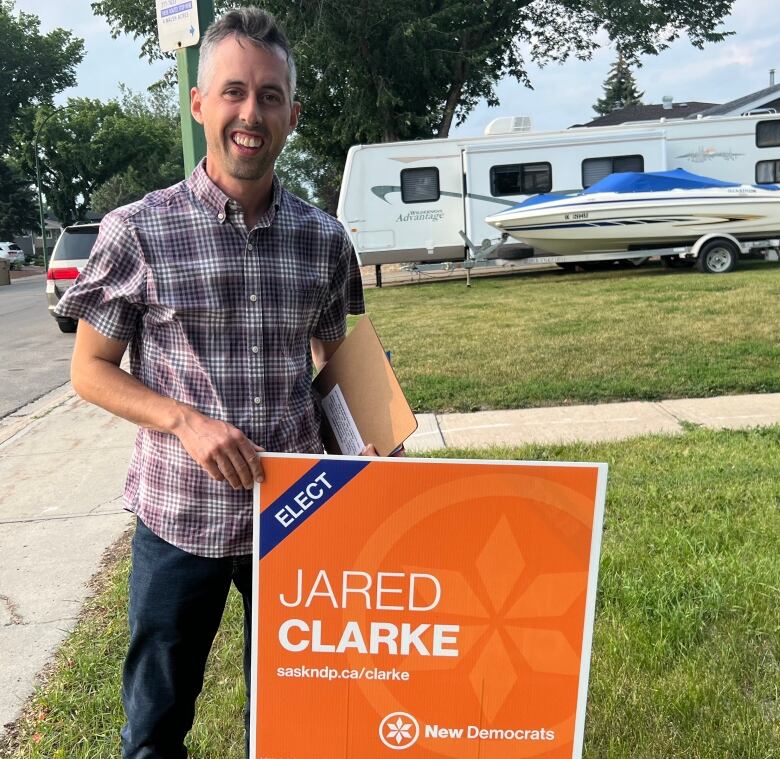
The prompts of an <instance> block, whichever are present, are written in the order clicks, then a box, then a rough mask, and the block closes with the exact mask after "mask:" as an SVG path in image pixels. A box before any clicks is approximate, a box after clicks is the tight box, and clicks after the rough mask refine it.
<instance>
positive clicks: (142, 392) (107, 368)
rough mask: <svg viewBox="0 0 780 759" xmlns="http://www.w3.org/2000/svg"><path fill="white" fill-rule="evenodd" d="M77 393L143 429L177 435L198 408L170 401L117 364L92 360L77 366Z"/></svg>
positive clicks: (74, 383) (95, 358)
mask: <svg viewBox="0 0 780 759" xmlns="http://www.w3.org/2000/svg"><path fill="white" fill-rule="evenodd" d="M71 381H72V383H73V388H74V390H75V391H76V392H77V393H78V394H79V395H80V396H81V397H82V398H83V399H84V400H85V401H89V402H90V403H94V404H95V405H96V406H100V407H101V408H104V409H105V410H106V411H109V412H111V413H112V414H115V415H116V416H120V417H122V418H123V419H127V420H128V421H129V422H133V423H134V424H137V425H139V426H141V427H147V428H149V429H152V430H157V431H158V432H169V433H174V432H175V430H176V428H177V426H180V425H181V424H182V423H183V421H184V417H185V414H186V413H188V412H193V411H194V409H191V408H189V407H188V406H185V405H184V404H181V403H179V402H178V401H175V400H174V399H173V398H166V397H164V396H162V395H160V394H159V393H156V392H155V391H154V390H150V389H149V388H148V387H146V385H144V384H143V383H142V382H140V381H139V380H137V379H136V378H135V377H133V376H132V375H131V374H128V373H127V372H126V371H124V369H121V368H120V367H119V366H117V365H116V364H114V363H113V362H111V361H109V360H107V359H103V358H98V357H94V358H90V359H89V360H86V361H81V362H80V363H79V365H78V366H76V365H74V366H73V369H72V373H71Z"/></svg>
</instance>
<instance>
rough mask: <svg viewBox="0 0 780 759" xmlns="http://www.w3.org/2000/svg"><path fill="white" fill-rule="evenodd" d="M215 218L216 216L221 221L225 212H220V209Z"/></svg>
mask: <svg viewBox="0 0 780 759" xmlns="http://www.w3.org/2000/svg"><path fill="white" fill-rule="evenodd" d="M217 218H218V219H219V220H220V221H223V220H224V218H225V214H224V213H222V211H220V212H219V213H218V214H217Z"/></svg>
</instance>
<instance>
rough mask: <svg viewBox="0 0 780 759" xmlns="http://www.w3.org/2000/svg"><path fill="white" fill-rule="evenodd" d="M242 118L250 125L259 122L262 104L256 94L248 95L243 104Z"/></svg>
mask: <svg viewBox="0 0 780 759" xmlns="http://www.w3.org/2000/svg"><path fill="white" fill-rule="evenodd" d="M240 116H241V120H242V121H243V122H244V123H245V124H246V125H247V126H249V127H252V126H255V125H256V124H259V123H260V121H261V119H262V117H261V115H260V104H259V103H258V101H257V97H255V95H247V97H246V98H245V99H244V102H243V104H242V106H241V114H240Z"/></svg>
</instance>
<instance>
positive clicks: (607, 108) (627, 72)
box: [593, 50, 645, 116]
mask: <svg viewBox="0 0 780 759" xmlns="http://www.w3.org/2000/svg"><path fill="white" fill-rule="evenodd" d="M644 94H645V93H644V92H640V91H639V89H638V88H637V84H636V79H634V74H633V73H632V71H631V66H629V64H628V63H627V61H626V59H625V58H624V57H623V52H622V51H621V50H618V57H617V60H616V61H615V62H614V63H613V64H612V68H611V69H610V70H609V75H608V76H607V79H606V81H605V82H604V97H603V98H599V99H598V100H597V101H596V105H594V106H593V110H594V111H596V113H598V114H599V115H600V116H606V115H607V114H608V113H612V111H615V110H617V109H618V108H627V107H628V106H630V105H641V103H642V95H644Z"/></svg>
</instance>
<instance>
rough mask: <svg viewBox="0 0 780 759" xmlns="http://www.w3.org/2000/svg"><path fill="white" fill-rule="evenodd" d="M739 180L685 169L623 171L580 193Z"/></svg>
mask: <svg viewBox="0 0 780 759" xmlns="http://www.w3.org/2000/svg"><path fill="white" fill-rule="evenodd" d="M740 186H741V185H740V184H739V182H723V181H722V180H720V179H712V178H711V177H702V176H700V175H699V174H691V172H690V171H686V170H685V169H674V170H673V171H647V172H642V171H624V172H621V173H619V174H610V175H609V176H607V177H604V179H602V180H601V181H599V182H596V184H593V185H591V186H590V187H588V189H587V190H583V191H582V193H580V194H582V195H593V194H595V193H597V192H664V191H665V190H704V189H706V188H707V187H740Z"/></svg>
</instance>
